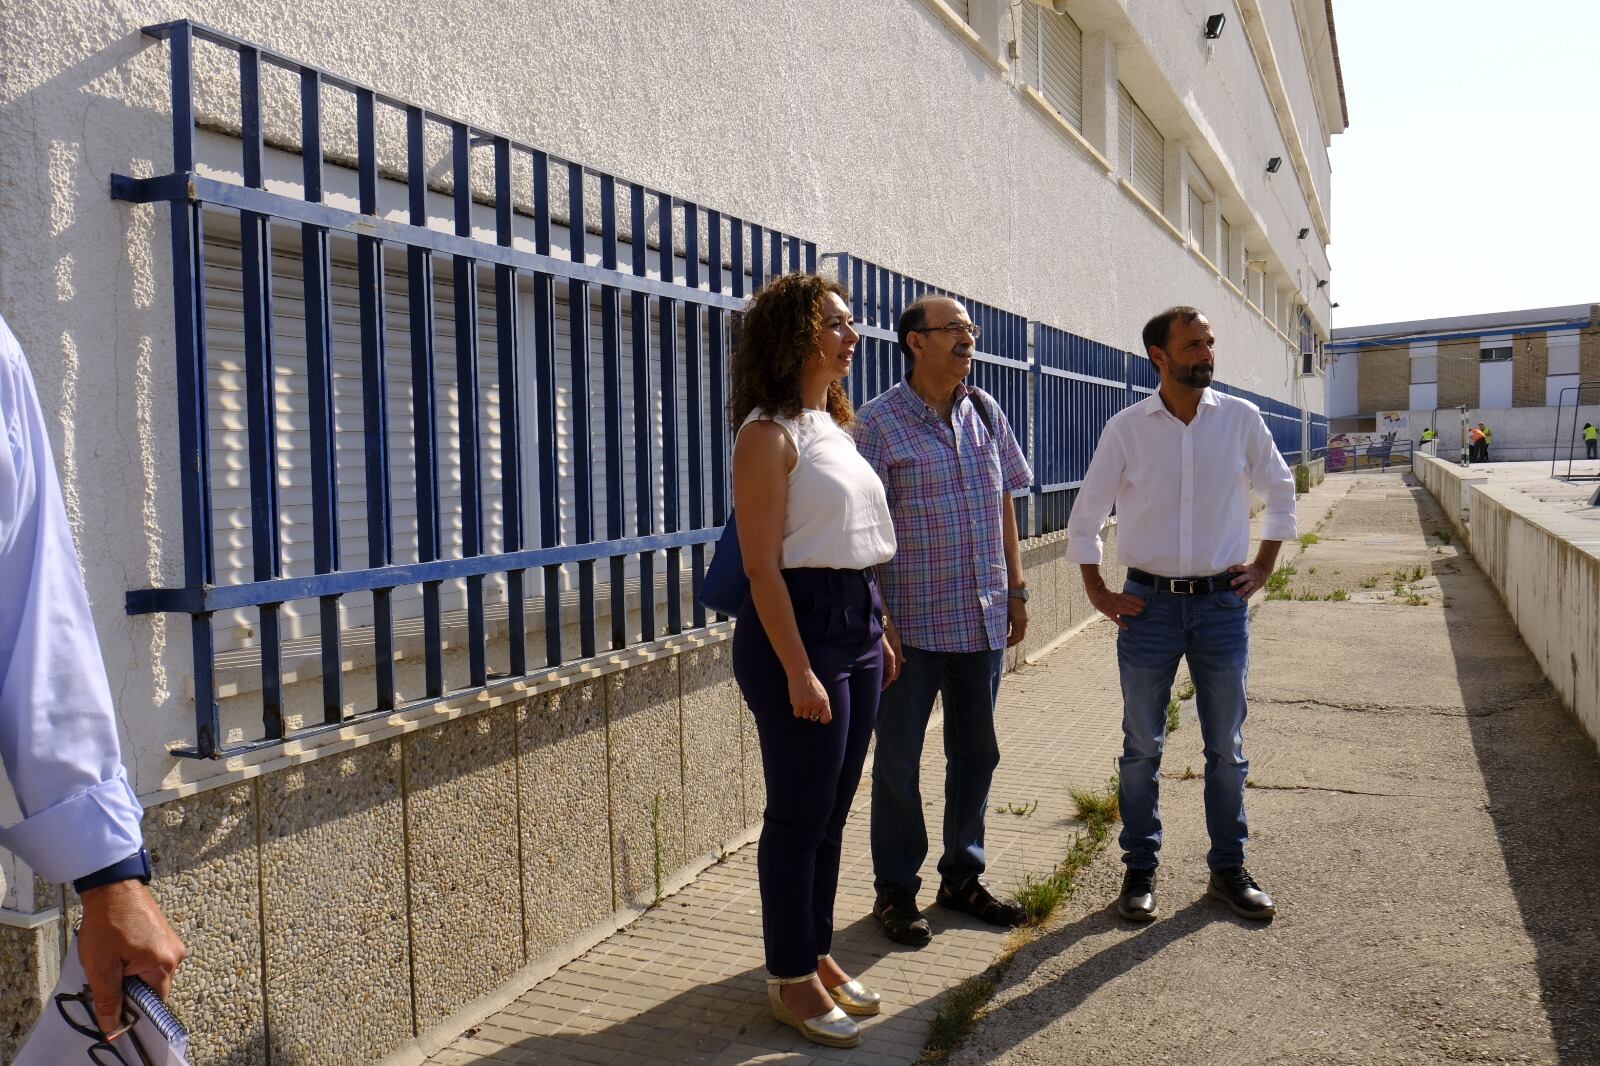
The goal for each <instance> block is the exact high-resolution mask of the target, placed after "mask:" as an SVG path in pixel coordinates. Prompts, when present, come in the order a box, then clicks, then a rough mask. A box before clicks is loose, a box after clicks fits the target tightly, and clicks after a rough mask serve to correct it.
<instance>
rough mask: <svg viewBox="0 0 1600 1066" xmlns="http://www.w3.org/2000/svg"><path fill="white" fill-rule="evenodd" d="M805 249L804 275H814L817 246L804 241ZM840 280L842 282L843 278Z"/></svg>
mask: <svg viewBox="0 0 1600 1066" xmlns="http://www.w3.org/2000/svg"><path fill="white" fill-rule="evenodd" d="M805 247H806V273H807V274H815V273H816V272H817V246H816V244H815V243H814V242H812V241H806V245H805ZM840 280H843V278H842V277H841V279H840Z"/></svg>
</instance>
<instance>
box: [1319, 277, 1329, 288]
mask: <svg viewBox="0 0 1600 1066" xmlns="http://www.w3.org/2000/svg"><path fill="white" fill-rule="evenodd" d="M1327 284H1328V279H1327V278H1322V279H1320V280H1319V281H1318V282H1317V288H1319V289H1320V288H1322V287H1324V286H1325V285H1327Z"/></svg>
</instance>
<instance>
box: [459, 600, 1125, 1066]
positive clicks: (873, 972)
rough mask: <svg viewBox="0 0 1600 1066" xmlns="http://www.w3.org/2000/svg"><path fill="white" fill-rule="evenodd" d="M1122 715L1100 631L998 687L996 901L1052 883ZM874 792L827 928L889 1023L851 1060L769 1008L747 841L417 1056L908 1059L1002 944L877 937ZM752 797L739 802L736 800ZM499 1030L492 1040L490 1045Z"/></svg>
mask: <svg viewBox="0 0 1600 1066" xmlns="http://www.w3.org/2000/svg"><path fill="white" fill-rule="evenodd" d="M1120 720H1121V697H1120V693H1119V692H1118V689H1117V681H1116V667H1115V631H1114V630H1113V629H1112V628H1111V627H1110V626H1109V625H1107V626H1095V627H1091V628H1090V629H1089V630H1086V631H1085V632H1084V633H1083V634H1082V635H1080V636H1079V637H1078V638H1076V639H1074V640H1073V641H1071V642H1069V643H1068V644H1066V645H1064V646H1063V647H1061V648H1059V649H1057V650H1056V651H1055V652H1053V653H1052V654H1051V655H1050V656H1049V658H1048V659H1047V660H1045V661H1044V662H1043V663H1041V664H1038V665H1035V666H1030V667H1026V668H1025V669H1024V670H1022V671H1020V672H1018V673H1012V674H1008V675H1007V676H1006V679H1005V681H1004V683H1003V684H1002V686H1001V696H1000V706H999V709H998V712H997V727H998V732H999V735H1000V746H1001V752H1002V758H1001V763H1000V768H999V770H998V771H997V772H996V775H995V782H994V789H993V799H994V802H993V803H991V808H994V807H997V806H1004V805H1005V804H1007V803H1010V804H1015V805H1016V806H1019V807H1028V808H1029V812H1028V814H1026V815H1023V816H1018V815H1014V814H1002V813H996V812H994V811H993V810H992V809H991V813H990V815H989V832H988V835H987V840H986V843H987V846H988V851H989V873H988V875H987V876H988V880H989V881H990V882H991V883H992V884H993V886H994V887H995V889H996V890H997V891H1005V892H1009V891H1011V890H1013V889H1014V888H1015V887H1016V886H1017V885H1018V884H1019V883H1020V882H1021V880H1022V878H1023V877H1024V876H1025V875H1027V874H1035V875H1038V874H1043V873H1046V872H1048V871H1049V870H1050V869H1051V868H1052V867H1053V866H1054V865H1055V864H1056V863H1057V862H1059V861H1060V859H1061V857H1062V856H1063V855H1064V854H1065V853H1066V851H1067V849H1068V847H1070V845H1071V842H1072V839H1073V837H1074V835H1075V834H1076V832H1077V831H1078V826H1077V825H1076V823H1074V822H1073V820H1072V817H1071V804H1070V800H1069V799H1068V796H1067V788H1068V787H1069V786H1072V787H1079V788H1098V787H1101V786H1102V785H1103V784H1104V782H1105V780H1106V778H1107V777H1108V776H1109V775H1110V773H1111V771H1112V768H1113V761H1114V759H1115V756H1116V754H1117V753H1118V751H1119V749H1120V747H1121V733H1120ZM938 732H939V727H938V726H935V727H934V728H933V729H932V730H930V736H929V738H928V742H927V745H926V749H925V750H926V752H927V755H926V757H925V760H924V765H923V792H924V795H925V796H927V797H929V799H930V802H929V804H928V807H927V817H928V823H929V827H930V836H931V837H932V838H933V839H934V841H935V847H937V843H936V842H937V839H938V833H939V819H940V817H941V813H942V812H941V809H940V806H941V804H942V796H943V778H944V754H943V739H942V737H941V736H938V735H934V734H936V733H938ZM870 782H871V778H870V774H868V775H865V776H864V777H863V782H862V785H863V787H862V789H861V791H860V792H859V793H858V795H857V798H856V801H855V803H854V804H853V805H852V808H851V810H852V814H851V818H850V822H849V824H848V826H847V827H846V833H845V860H844V865H843V868H842V869H841V871H840V882H839V897H838V904H837V910H836V917H835V922H836V930H835V940H834V948H835V953H836V954H837V955H838V957H839V958H840V960H841V962H843V963H844V964H845V965H846V966H847V967H852V968H854V970H855V972H856V973H857V974H858V976H860V977H861V978H862V979H863V980H864V981H865V982H867V983H868V984H869V985H870V986H871V987H874V988H876V989H878V990H879V991H880V992H881V993H883V994H884V997H885V1013H884V1014H883V1015H882V1016H880V1017H879V1018H876V1019H872V1020H871V1021H869V1022H868V1023H867V1025H866V1026H865V1027H864V1029H865V1032H864V1039H863V1041H862V1044H861V1047H860V1048H858V1049H857V1050H855V1051H853V1052H851V1051H834V1050H831V1049H827V1048H820V1047H816V1046H814V1045H811V1044H808V1043H806V1042H805V1041H803V1040H802V1039H801V1038H800V1036H799V1035H798V1034H797V1033H795V1032H794V1031H793V1030H791V1029H789V1028H787V1027H785V1026H781V1025H779V1024H778V1023H777V1022H775V1021H773V1020H772V1018H771V1017H770V1015H769V1014H768V1013H767V1009H766V990H765V983H764V976H765V968H764V965H763V962H762V958H763V955H762V947H761V910H760V907H761V904H760V897H759V895H758V893H757V888H756V864H755V857H756V856H755V853H756V848H755V846H754V845H753V844H751V845H747V846H746V847H744V848H741V849H740V850H739V851H737V852H734V853H733V854H731V855H729V856H728V858H727V859H726V861H724V862H722V863H719V864H717V865H715V866H712V867H710V868H709V869H707V870H706V871H705V872H704V873H703V874H701V875H700V877H698V878H697V879H696V880H695V881H694V882H693V883H691V884H689V885H688V886H686V887H685V888H683V889H681V890H680V891H679V892H677V893H675V894H674V895H672V896H670V897H668V899H667V900H666V901H664V903H663V904H662V905H661V906H658V907H656V908H655V909H653V910H651V911H649V912H647V913H645V914H644V915H643V916H641V917H640V918H639V919H638V920H637V921H635V922H634V923H633V924H632V925H630V926H629V927H628V928H627V929H624V930H621V931H620V932H618V933H616V934H614V935H613V936H612V937H610V938H609V939H608V940H606V941H604V942H603V943H601V944H599V945H596V946H595V947H594V948H592V949H591V950H590V951H589V952H587V953H586V954H585V955H583V956H581V957H580V958H578V959H575V960H573V961H572V962H571V963H569V964H567V965H566V966H563V967H562V968H561V969H560V970H558V971H557V972H556V973H554V974H552V975H551V976H550V977H548V978H546V979H545V980H544V981H542V982H541V983H540V984H539V985H537V986H536V987H535V988H533V989H531V990H529V991H528V992H527V993H525V994H524V995H523V996H521V997H520V998H519V999H518V1000H517V1001H516V1002H514V1003H512V1004H511V1005H509V1006H508V1007H507V1008H506V1009H505V1010H504V1011H502V1012H500V1013H498V1014H496V1015H495V1016H493V1017H491V1018H488V1019H485V1021H484V1023H483V1025H482V1027H481V1028H480V1029H479V1031H478V1032H477V1033H476V1034H475V1035H474V1037H473V1038H471V1039H470V1040H468V1039H461V1040H457V1041H456V1042H455V1043H454V1044H452V1045H450V1046H449V1047H448V1048H446V1049H445V1050H443V1051H441V1052H439V1053H438V1054H437V1055H435V1056H434V1057H433V1058H432V1059H431V1060H430V1063H431V1064H433V1066H445V1064H449V1066H456V1064H460V1063H467V1062H528V1063H542V1062H576V1063H601V1062H604V1063H651V1062H672V1063H676V1062H686V1063H687V1062H692V1063H715V1064H719V1066H720V1064H733V1063H740V1064H745V1063H765V1062H783V1063H801V1062H835V1061H840V1062H843V1061H852V1062H857V1063H860V1062H866V1061H870V1062H872V1063H874V1064H893V1063H902V1064H907V1066H909V1064H911V1063H913V1062H915V1061H916V1060H917V1058H918V1057H920V1055H921V1053H922V1048H923V1045H924V1043H925V1041H926V1038H927V1025H928V1019H929V1018H930V1017H931V1016H932V1013H933V1010H934V1007H935V1001H936V999H937V997H939V996H940V995H942V994H943V993H944V992H945V991H947V990H948V989H950V988H952V987H954V986H955V985H957V984H959V983H960V982H961V981H963V980H965V979H966V978H967V977H970V976H972V975H973V974H975V973H978V972H980V971H982V970H983V969H984V968H985V967H987V966H988V965H989V964H990V962H992V961H993V959H994V957H995V956H996V955H997V954H998V953H999V952H1000V951H1001V949H1002V947H1003V942H1004V939H1005V936H1004V931H1001V930H995V929H991V928H989V927H987V926H983V925H981V924H980V923H978V922H976V921H975V920H973V919H971V918H970V917H968V916H966V915H961V914H959V913H956V912H951V911H945V910H943V909H942V908H939V907H930V917H931V918H932V919H933V921H934V925H935V929H936V930H937V934H938V935H937V936H936V937H935V938H934V941H933V943H932V944H930V945H929V946H928V947H926V948H923V949H921V950H919V951H910V950H905V949H901V948H899V947H898V946H897V945H892V944H890V943H889V942H888V941H887V940H884V939H883V938H882V937H881V935H880V934H879V932H878V930H877V925H876V923H875V922H874V921H873V919H872V918H871V909H872V900H873V886H872V868H871V860H870V854H869V851H868V847H867V828H868V826H867V820H868V818H867V807H868V802H869V798H870V792H869V790H870ZM746 788H747V790H748V789H749V781H748V779H747V781H746ZM749 799H750V795H749V792H748V791H747V806H748V801H749ZM746 813H747V814H748V813H749V811H748V810H747V812H746ZM937 861H938V854H937V852H936V851H935V852H934V853H932V854H930V856H929V858H928V862H927V864H926V866H925V868H924V870H923V877H924V881H925V888H926V889H927V891H926V892H925V893H924V894H925V895H926V896H928V897H930V898H929V899H926V900H925V901H924V902H925V903H929V904H931V902H932V900H931V895H932V890H933V887H934V886H935V885H936V884H937V879H938V875H937V873H936V872H935V871H934V869H933V866H934V864H935V863H936V862H937ZM496 1037H499V1038H501V1039H500V1047H499V1048H498V1049H497V1050H495V1051H494V1052H492V1053H489V1052H487V1051H486V1050H485V1049H486V1048H488V1047H492V1046H494V1045H495V1043H496ZM864 1053H866V1054H867V1055H869V1057H863V1055H864Z"/></svg>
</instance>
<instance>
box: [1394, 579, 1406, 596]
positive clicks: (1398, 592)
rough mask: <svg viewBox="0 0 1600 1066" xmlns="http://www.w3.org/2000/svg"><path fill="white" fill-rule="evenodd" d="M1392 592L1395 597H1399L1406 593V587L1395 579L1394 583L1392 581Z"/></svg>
mask: <svg viewBox="0 0 1600 1066" xmlns="http://www.w3.org/2000/svg"><path fill="white" fill-rule="evenodd" d="M1394 594H1395V596H1397V597H1399V596H1404V595H1405V594H1406V587H1405V585H1403V584H1401V583H1400V582H1398V581H1396V582H1395V583H1394Z"/></svg>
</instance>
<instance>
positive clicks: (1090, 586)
mask: <svg viewBox="0 0 1600 1066" xmlns="http://www.w3.org/2000/svg"><path fill="white" fill-rule="evenodd" d="M1078 571H1079V572H1080V573H1081V574H1083V587H1084V590H1085V591H1087V592H1091V593H1093V592H1104V591H1105V590H1106V579H1105V578H1104V577H1101V576H1100V564H1099V563H1079V564H1078Z"/></svg>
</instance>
